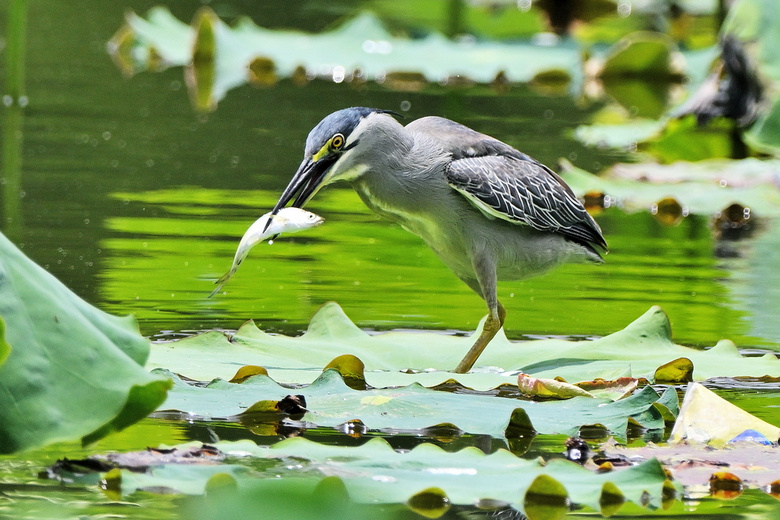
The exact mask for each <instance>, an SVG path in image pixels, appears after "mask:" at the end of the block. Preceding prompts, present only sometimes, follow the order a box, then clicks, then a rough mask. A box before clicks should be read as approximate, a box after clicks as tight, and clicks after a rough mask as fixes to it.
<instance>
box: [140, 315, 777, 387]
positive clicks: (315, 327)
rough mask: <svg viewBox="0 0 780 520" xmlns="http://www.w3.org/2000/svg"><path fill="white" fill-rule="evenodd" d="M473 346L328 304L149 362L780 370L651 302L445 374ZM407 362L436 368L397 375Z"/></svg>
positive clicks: (500, 372)
mask: <svg viewBox="0 0 780 520" xmlns="http://www.w3.org/2000/svg"><path fill="white" fill-rule="evenodd" d="M471 343H472V339H471V338H469V337H457V336H447V335H444V334H438V333H432V332H387V333H382V334H368V333H366V332H364V331H362V330H361V329H359V328H358V327H357V326H356V325H355V324H354V323H352V322H351V321H350V320H349V318H348V317H347V316H346V315H345V314H344V312H343V311H342V310H341V308H340V307H339V306H338V305H337V304H335V303H329V304H326V305H324V306H323V307H322V308H321V309H320V310H319V311H318V312H317V314H315V315H314V317H313V318H312V320H311V322H310V325H309V329H308V330H307V331H306V333H304V334H303V335H302V336H299V337H294V338H293V337H288V336H283V335H272V334H268V333H265V332H263V331H262V330H260V329H258V328H257V327H256V326H255V325H254V323H252V322H248V323H247V324H245V325H244V326H242V327H241V328H240V329H239V330H238V331H237V332H236V334H235V335H233V336H232V337H231V338H230V340H228V338H227V337H226V336H225V335H224V334H222V333H220V332H209V333H206V334H202V335H199V336H193V337H191V338H186V339H183V340H179V341H174V342H170V343H165V344H156V345H154V346H153V349H152V352H151V356H150V360H149V363H148V365H147V366H148V367H150V368H155V367H161V368H167V369H170V370H172V371H174V372H178V373H182V374H185V375H187V376H189V377H193V378H196V379H201V380H209V379H212V378H214V377H222V378H224V379H229V378H230V377H232V376H233V374H234V373H235V372H236V371H237V370H238V368H240V367H241V366H243V365H260V366H264V367H266V368H267V369H268V371H269V374H270V375H271V377H274V378H275V379H277V380H279V381H284V382H308V381H311V380H312V379H313V377H316V376H315V372H300V371H296V372H294V375H295V376H296V377H300V376H301V375H302V374H303V377H304V378H305V377H306V374H309V377H308V378H305V379H296V378H290V377H289V374H287V375H286V374H285V369H297V370H301V369H304V370H316V371H319V370H321V369H322V367H324V366H325V365H327V364H328V363H329V362H330V361H331V360H332V359H334V358H335V357H337V356H340V355H342V354H352V355H355V356H357V357H359V358H360V359H361V360H362V361H363V362H364V363H365V367H366V371H367V374H366V379H367V381H368V383H369V384H370V385H373V386H376V387H383V386H390V385H404V384H410V383H411V382H420V383H422V384H424V385H426V386H432V385H435V384H439V383H442V382H444V381H446V380H448V379H450V378H452V377H455V378H456V379H457V380H458V381H460V382H461V383H463V384H464V385H466V386H470V387H472V388H481V389H486V388H492V387H495V386H497V385H499V384H501V383H507V382H509V383H513V384H514V383H515V382H516V381H515V379H514V373H516V372H514V373H509V374H507V373H505V372H506V371H517V370H521V371H523V372H526V373H529V374H532V375H534V376H536V377H546V378H554V377H556V376H559V377H563V378H565V379H566V380H567V381H572V382H576V381H587V380H591V379H595V378H597V377H601V378H604V379H614V378H615V377H622V376H634V377H647V378H649V379H652V378H653V374H654V372H655V370H656V369H657V368H658V367H659V366H661V365H663V364H666V363H668V362H670V361H673V360H675V359H678V358H682V357H685V358H688V359H690V360H691V361H692V362H693V364H694V367H695V371H694V377H695V378H696V379H707V378H710V377H715V376H738V375H743V376H748V375H755V376H762V375H780V360H778V359H776V358H775V356H774V355H772V354H767V355H766V356H763V357H761V358H746V357H743V356H741V355H740V354H739V352H738V351H737V348H736V347H735V346H734V344H733V343H731V342H730V341H727V340H724V341H722V342H719V343H718V344H717V345H716V346H715V347H714V348H712V349H710V350H706V351H702V350H697V349H693V348H688V347H683V346H680V345H676V344H674V342H672V340H671V326H670V324H669V319H668V318H667V316H666V314H665V313H664V312H663V310H661V309H660V308H659V307H653V308H651V309H650V310H649V311H647V312H646V313H645V314H644V315H642V316H641V317H640V318H638V319H637V320H636V321H634V322H633V323H631V324H630V325H628V326H627V327H626V328H625V329H623V330H621V331H618V332H616V333H614V334H611V335H609V336H605V337H603V338H600V339H596V340H592V341H567V340H562V339H546V340H536V341H527V342H514V341H509V340H508V339H507V338H506V336H504V335H503V334H502V333H499V334H498V335H496V337H495V338H494V339H493V341H492V342H491V343H490V345H489V346H488V348H487V349H486V350H485V352H484V353H483V354H482V356H481V357H480V359H479V361H478V364H479V366H481V367H494V368H493V369H491V370H490V371H492V372H493V374H464V375H457V376H454V375H453V374H452V373H449V372H446V370H451V369H452V368H453V366H454V365H455V363H456V361H457V360H458V359H460V357H461V356H462V354H463V353H465V352H466V351H467V350H468V349H469V347H470V346H471ZM496 367H498V368H496ZM407 368H413V369H421V370H426V369H433V370H431V371H427V370H426V372H425V373H414V374H402V373H400V372H396V371H399V370H403V369H407ZM380 371H382V372H380ZM387 371H392V373H388V372H387Z"/></svg>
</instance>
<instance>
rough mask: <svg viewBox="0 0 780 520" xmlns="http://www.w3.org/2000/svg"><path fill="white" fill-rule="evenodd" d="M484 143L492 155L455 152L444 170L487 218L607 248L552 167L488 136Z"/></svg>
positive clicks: (595, 228) (458, 188)
mask: <svg viewBox="0 0 780 520" xmlns="http://www.w3.org/2000/svg"><path fill="white" fill-rule="evenodd" d="M485 147H487V148H493V150H491V151H492V152H493V153H496V152H497V154H495V155H479V156H469V155H468V154H463V156H461V157H458V156H457V155H455V156H454V158H453V160H452V162H451V163H450V164H449V166H448V167H447V169H446V172H445V173H446V176H447V182H449V184H450V186H452V187H453V188H454V189H456V190H457V191H458V192H460V193H461V194H463V195H464V196H465V197H466V198H467V199H468V200H469V201H470V202H471V203H472V204H474V205H475V206H476V207H477V208H478V209H480V210H481V211H482V212H483V213H485V214H486V215H488V216H490V217H495V218H500V219H503V220H507V221H510V222H515V223H519V224H526V225H528V226H531V227H532V228H534V229H537V230H540V231H554V232H558V233H560V234H562V235H564V236H565V237H567V238H569V239H570V240H573V241H575V242H579V243H581V244H583V245H587V246H591V247H592V246H594V245H595V246H598V247H600V248H603V249H606V248H607V244H606V242H605V240H604V237H603V236H602V235H601V230H600V229H599V226H598V224H596V222H595V221H594V220H593V218H592V217H591V216H590V215H589V214H588V212H587V211H585V208H584V207H583V206H582V204H581V203H580V201H579V200H577V197H575V196H574V193H573V192H572V191H571V188H569V186H568V185H566V183H565V182H564V181H563V180H562V179H561V178H560V177H558V175H556V174H555V173H554V172H553V171H552V170H550V169H549V168H547V167H546V166H544V165H543V164H541V163H539V162H537V161H535V160H534V159H532V158H530V157H528V156H527V155H525V154H523V153H521V152H518V151H517V150H515V149H514V148H511V147H510V146H509V145H506V144H504V143H501V142H500V141H495V140H493V139H490V138H489V141H488V142H484V143H483V146H482V148H485ZM503 147H506V149H508V150H506V149H503V150H502V148H503ZM471 148H472V149H473V148H474V147H471ZM469 151H470V150H469ZM477 153H478V152H477Z"/></svg>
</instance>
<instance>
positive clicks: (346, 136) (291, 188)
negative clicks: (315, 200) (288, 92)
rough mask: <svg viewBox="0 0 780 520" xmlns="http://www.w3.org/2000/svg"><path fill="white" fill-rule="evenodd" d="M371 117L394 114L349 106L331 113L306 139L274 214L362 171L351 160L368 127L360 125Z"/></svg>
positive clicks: (298, 206) (303, 202) (295, 205)
mask: <svg viewBox="0 0 780 520" xmlns="http://www.w3.org/2000/svg"><path fill="white" fill-rule="evenodd" d="M372 114H393V112H391V111H389V110H380V109H377V108H366V107H352V108H345V109H343V110H339V111H337V112H333V113H332V114H330V115H329V116H327V117H326V118H325V119H323V120H322V121H320V122H319V123H318V124H317V126H315V127H314V129H313V130H312V131H311V132H309V137H307V138H306V150H305V152H304V157H303V162H301V165H300V166H299V167H298V171H296V172H295V175H293V178H292V180H291V181H290V184H288V185H287V188H285V190H284V192H282V196H281V197H280V198H279V201H278V202H277V203H276V206H274V209H273V211H272V213H273V214H276V213H277V212H278V211H279V210H280V209H281V208H283V207H284V206H285V205H286V204H287V203H288V202H289V201H290V200H292V199H293V197H295V201H294V202H293V204H292V205H293V206H294V207H297V208H300V207H303V205H304V204H306V203H307V202H308V201H309V200H310V199H311V198H312V197H313V196H314V194H315V193H317V191H319V189H320V188H321V187H322V186H324V185H326V184H328V183H329V182H332V181H335V180H339V179H351V178H355V177H357V176H359V175H360V174H362V173H363V172H364V171H365V168H366V166H365V165H364V164H361V162H360V161H354V160H350V159H351V158H354V157H353V155H354V154H355V152H357V151H359V149H360V142H361V136H362V135H365V133H366V132H367V131H370V128H371V125H370V124H361V122H363V121H364V120H366V118H368V117H369V116H371V115H372Z"/></svg>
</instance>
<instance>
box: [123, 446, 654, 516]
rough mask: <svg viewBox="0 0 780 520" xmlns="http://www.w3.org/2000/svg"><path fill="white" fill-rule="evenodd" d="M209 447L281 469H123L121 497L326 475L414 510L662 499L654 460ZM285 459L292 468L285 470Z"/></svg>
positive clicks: (355, 498) (263, 492) (357, 498)
mask: <svg viewBox="0 0 780 520" xmlns="http://www.w3.org/2000/svg"><path fill="white" fill-rule="evenodd" d="M215 446H216V447H217V448H218V449H220V450H222V451H223V452H224V453H225V455H227V457H228V460H242V459H243V460H245V461H252V460H255V461H260V460H268V461H274V460H277V461H279V462H281V463H285V464H277V465H276V466H274V469H273V471H271V472H269V473H267V474H263V473H258V472H253V471H251V470H249V469H248V467H247V466H243V465H242V466H239V465H237V464H209V465H203V464H200V465H194V464H187V465H174V464H166V465H154V466H152V467H153V469H151V470H150V471H148V472H146V473H137V472H130V471H124V470H123V471H122V488H121V490H122V493H123V494H129V493H132V492H133V491H134V490H136V489H160V488H167V489H172V490H175V491H178V492H180V493H186V494H202V493H204V491H205V490H206V489H207V485H209V482H212V481H211V479H214V478H215V475H229V476H230V477H232V479H234V480H235V482H236V484H237V486H236V487H237V488H238V489H239V490H241V489H243V490H245V491H246V492H247V493H248V494H251V495H254V496H256V497H257V499H258V500H260V499H262V500H264V501H267V500H269V495H268V493H269V492H272V491H271V490H272V489H273V487H274V486H276V487H277V489H281V487H279V486H280V484H273V482H274V481H275V482H279V481H280V480H281V481H286V482H295V481H296V480H301V479H308V482H306V483H305V485H306V486H307V487H308V488H309V490H310V491H312V490H313V489H314V487H315V486H317V485H319V483H320V482H321V481H323V480H324V477H326V476H327V477H330V478H333V477H338V478H339V479H340V480H341V482H342V483H343V487H344V488H345V489H346V494H345V493H343V491H342V492H341V493H337V496H340V497H342V499H345V498H346V496H348V497H349V499H350V500H351V501H352V502H354V503H357V504H369V503H373V504H406V503H409V501H410V500H411V501H412V502H413V504H415V502H417V500H421V499H422V497H421V493H426V492H427V493H432V494H434V495H436V496H437V497H439V500H438V501H437V502H438V504H439V506H440V507H441V506H442V505H443V502H444V501H443V500H442V497H446V499H447V500H446V502H448V503H450V504H453V505H473V504H479V503H483V504H487V503H488V502H492V503H493V504H501V503H504V504H507V505H510V506H511V507H513V508H515V509H517V510H520V511H524V512H525V513H526V514H527V515H528V516H529V518H530V519H532V520H533V519H540V518H545V516H544V515H543V514H539V513H536V512H535V511H537V509H535V507H534V506H535V505H536V504H535V503H534V500H533V499H534V497H532V496H529V494H537V495H556V496H562V497H563V498H564V499H566V498H568V500H569V501H570V502H571V503H573V504H577V505H584V506H588V507H591V508H593V509H595V510H597V511H598V510H602V509H603V506H604V504H605V503H609V502H610V500H609V497H605V493H607V494H610V493H611V494H612V496H613V497H614V495H615V494H618V493H619V494H620V496H622V498H623V500H624V501H626V502H633V503H635V504H637V505H639V504H641V505H643V506H645V507H652V508H660V507H661V506H662V505H663V503H664V495H665V493H668V490H667V488H668V483H667V480H666V475H665V474H664V471H663V468H662V467H661V466H660V465H659V464H658V463H657V462H655V461H648V462H645V463H643V464H640V465H637V466H634V467H630V468H625V469H622V470H619V471H613V472H608V473H594V472H592V471H590V470H587V469H584V468H583V467H582V466H579V465H577V464H575V463H572V462H569V461H566V460H561V459H558V460H552V461H550V462H549V463H548V464H546V465H544V464H541V463H539V462H538V461H536V460H524V459H521V458H518V457H516V456H515V455H512V454H511V453H509V452H507V451H504V450H499V451H497V452H494V453H492V454H490V455H486V454H485V453H483V452H481V451H480V450H478V449H475V448H467V449H464V450H461V451H458V452H455V453H448V452H445V451H444V450H442V449H441V448H438V447H436V446H434V445H430V444H422V445H419V446H417V447H415V448H414V449H412V450H411V451H409V452H406V453H399V452H397V451H395V450H393V448H392V447H390V445H389V444H388V443H387V442H386V441H384V440H382V439H373V440H371V441H369V442H367V443H366V444H364V445H362V446H359V447H341V446H327V445H322V444H317V443H314V442H311V441H308V440H306V439H303V438H293V439H288V440H285V441H282V442H279V443H277V444H275V445H273V446H271V447H270V448H263V447H258V446H257V445H255V444H254V443H253V442H251V441H239V442H218V443H216V445H215ZM184 448H186V447H184ZM235 457H239V459H235ZM291 460H294V461H296V462H295V464H286V462H287V461H291ZM254 464H255V465H256V463H254ZM278 476H281V477H282V478H281V479H279V478H278ZM219 478H220V479H222V480H223V481H224V480H227V479H226V477H219ZM300 483H301V484H303V483H304V482H300ZM272 484H273V485H272ZM328 485H329V486H332V485H335V484H334V483H332V482H331V483H329V484H328ZM269 486H270V487H269ZM337 487H339V488H340V487H341V486H337ZM232 488H233V486H232V484H231V485H229V486H222V487H220V491H228V492H230V490H231V489H232ZM209 489H213V486H211V485H210V486H209ZM246 496H248V495H244V496H241V495H236V494H234V493H230V494H229V495H227V496H225V497H224V498H225V499H226V500H228V499H230V500H243V499H245V498H246ZM413 497H417V500H415V499H414V498H413ZM429 498H430V497H429ZM564 503H565V501H564ZM345 505H346V504H345ZM416 505H417V507H415V508H414V509H415V510H418V509H421V507H420V504H416ZM529 505H530V506H531V507H529ZM263 509H264V508H263ZM425 509H427V510H428V511H431V510H432V508H425ZM564 511H565V509H564ZM418 512H419V511H418Z"/></svg>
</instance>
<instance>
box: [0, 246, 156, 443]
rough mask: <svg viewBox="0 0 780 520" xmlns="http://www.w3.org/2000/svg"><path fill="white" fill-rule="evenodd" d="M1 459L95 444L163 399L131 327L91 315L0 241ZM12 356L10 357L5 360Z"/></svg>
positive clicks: (143, 344)
mask: <svg viewBox="0 0 780 520" xmlns="http://www.w3.org/2000/svg"><path fill="white" fill-rule="evenodd" d="M0 318H1V321H2V322H4V323H5V333H4V339H3V340H0V357H2V355H3V353H5V354H6V355H7V356H8V357H7V359H6V361H5V363H3V364H2V366H0V403H2V404H0V452H2V453H9V452H14V451H20V450H25V449H30V448H33V447H36V446H41V445H44V444H48V443H52V442H56V441H63V440H74V439H82V440H83V441H84V442H89V441H92V440H96V439H98V438H100V437H102V436H104V435H106V434H107V433H110V432H111V431H114V430H118V429H122V428H124V427H126V426H128V425H130V424H132V423H134V422H136V421H138V420H140V419H142V418H144V417H145V416H146V415H147V414H148V413H150V412H151V411H153V410H154V409H155V408H156V407H157V406H158V405H159V404H160V403H162V402H163V401H164V400H165V394H166V390H167V389H168V388H169V387H170V381H169V380H168V379H167V378H160V377H158V376H152V375H150V374H149V373H147V372H146V371H145V370H144V369H143V368H142V365H143V364H144V363H145V362H146V359H147V356H148V353H149V341H148V340H147V339H145V338H144V337H142V336H141V335H140V334H139V333H138V328H137V326H136V323H135V320H134V319H132V318H117V317H114V316H111V315H108V314H106V313H104V312H102V311H100V310H98V309H95V308H94V307H92V306H91V305H89V304H88V303H87V302H85V301H83V300H82V299H81V298H79V297H78V296H76V295H75V294H73V293H72V292H71V291H70V290H69V289H68V288H67V287H65V286H64V285H62V284H61V283H60V282H59V281H58V280H56V279H55V278H54V277H53V276H52V275H50V274H49V273H48V272H46V271H45V270H44V269H42V268H41V267H39V266H37V265H36V264H35V263H33V262H32V261H31V260H30V259H28V258H27V257H26V256H25V255H24V254H22V252H21V251H19V250H18V249H17V248H16V247H14V245H13V244H12V243H11V242H10V241H8V239H6V238H5V237H4V236H3V235H0ZM9 351H10V353H9Z"/></svg>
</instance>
